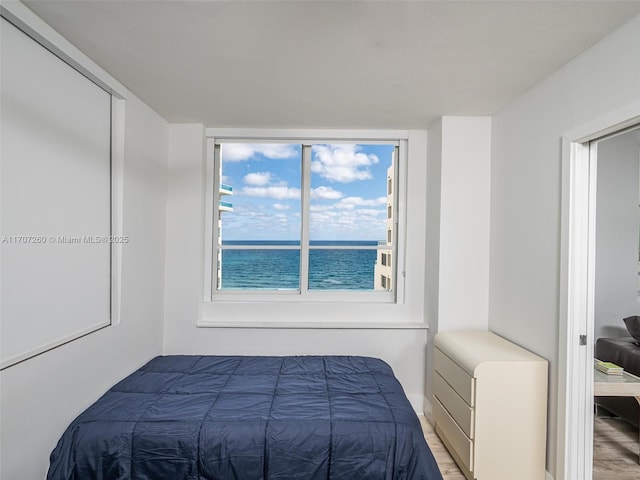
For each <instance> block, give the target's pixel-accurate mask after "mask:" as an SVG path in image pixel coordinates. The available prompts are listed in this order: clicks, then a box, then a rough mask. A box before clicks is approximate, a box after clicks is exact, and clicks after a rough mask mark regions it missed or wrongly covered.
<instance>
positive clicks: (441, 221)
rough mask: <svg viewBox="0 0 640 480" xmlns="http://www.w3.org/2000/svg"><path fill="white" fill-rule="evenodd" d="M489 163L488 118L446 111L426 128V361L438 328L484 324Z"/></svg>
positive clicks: (428, 392) (471, 327)
mask: <svg viewBox="0 0 640 480" xmlns="http://www.w3.org/2000/svg"><path fill="white" fill-rule="evenodd" d="M490 163H491V118H489V117H451V116H446V117H442V118H441V119H440V120H439V121H438V122H436V124H435V125H433V126H432V128H430V129H429V135H428V161H427V185H426V188H427V200H428V201H427V212H426V217H427V254H426V258H427V262H426V272H425V275H426V297H427V299H428V301H427V307H426V308H427V313H428V321H429V326H430V328H429V342H428V347H427V364H430V362H431V360H432V358H433V337H434V336H435V335H436V333H438V332H439V331H447V330H486V329H487V328H488V323H489V320H488V315H489V303H488V302H489V214H490V212H489V203H490V177H491V175H490ZM426 374H427V385H426V387H427V388H426V397H427V401H428V402H430V401H431V381H430V379H431V369H430V368H428V369H427V372H426ZM429 408H430V405H429V403H427V404H425V410H426V411H427V410H429Z"/></svg>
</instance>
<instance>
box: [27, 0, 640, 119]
mask: <svg viewBox="0 0 640 480" xmlns="http://www.w3.org/2000/svg"><path fill="white" fill-rule="evenodd" d="M24 3H25V4H26V5H27V6H28V7H29V8H31V9H32V10H33V11H34V12H35V13H36V14H37V15H39V16H40V17H41V18H42V19H43V20H45V21H46V22H47V23H48V24H49V25H51V26H52V27H53V28H54V29H55V30H57V31H58V32H59V33H60V34H62V35H63V36H64V37H66V38H67V39H68V40H69V41H70V42H71V43H73V44H74V45H76V46H77V47H78V48H79V49H80V50H82V51H83V52H84V53H85V54H87V55H88V56H89V57H91V58H92V59H93V60H94V61H95V62H96V63H97V64H98V65H100V66H101V67H102V68H104V69H105V70H106V71H108V72H109V73H110V74H111V75H112V76H114V77H115V78H116V79H118V80H119V81H120V82H121V83H122V84H124V85H125V86H126V87H127V88H128V89H129V90H131V91H132V92H133V93H134V94H136V95H137V96H138V97H140V98H141V99H142V100H144V101H145V102H146V103H147V104H148V105H150V106H151V107H152V108H153V109H154V110H155V111H157V112H158V113H159V114H160V115H162V116H163V117H164V118H165V119H167V120H168V121H170V122H176V123H181V122H199V123H204V124H205V125H207V126H210V127H247V128H248V127H255V128H392V129H405V128H407V129H408V128H427V127H429V126H430V125H431V123H433V121H434V120H435V119H437V118H438V117H440V116H441V115H443V114H446V115H491V114H493V113H495V112H497V111H499V110H500V109H501V108H503V107H504V106H505V105H507V104H508V103H509V102H510V101H512V100H513V99H514V98H516V97H517V96H518V95H520V94H521V93H523V92H524V91H526V90H527V89H529V88H530V87H532V86H533V85H535V84H536V83H538V82H539V81H540V80H542V79H543V78H545V77H546V76H548V75H549V74H551V73H552V72H553V71H555V70H556V69H558V68H559V67H560V66H562V65H563V64H565V63H566V62H568V61H570V60H571V59H572V58H574V57H575V56H577V55H578V54H579V53H581V52H582V51H584V50H586V49H587V48H589V47H590V46H592V45H593V44H595V43H596V42H598V41H599V40H600V39H601V38H603V37H604V36H606V35H607V34H609V33H610V32H612V31H613V30H615V29H616V28H618V27H619V26H620V25H622V24H623V23H625V22H626V21H628V20H629V19H631V18H632V17H633V16H635V15H637V14H638V13H640V1H625V2H622V1H526V2H525V1H509V2H505V1H412V2H405V1H396V0H388V1H302V0H300V1H189V0H185V1H166V0H165V1H152V0H145V1H136V0H127V1H114V0H102V1H101V0H93V1H86V0H76V1H58V0H46V1H41V0H37V1H30V0H26V1H25V2H24Z"/></svg>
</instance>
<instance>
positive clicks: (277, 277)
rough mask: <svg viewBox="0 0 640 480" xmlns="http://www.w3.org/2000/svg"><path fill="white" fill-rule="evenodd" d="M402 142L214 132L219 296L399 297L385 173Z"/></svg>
mask: <svg viewBox="0 0 640 480" xmlns="http://www.w3.org/2000/svg"><path fill="white" fill-rule="evenodd" d="M400 144H401V142H400V141H379V140H373V141H358V142H354V141H346V140H344V139H340V140H338V141H336V140H330V139H328V140H322V141H318V140H315V141H287V140H285V139H277V140H275V139H273V138H269V139H268V140H266V141H265V139H260V138H256V139H244V138H243V139H242V140H236V139H233V138H232V139H223V138H215V139H212V140H211V141H210V146H209V149H210V150H212V151H213V155H211V156H212V157H213V168H211V174H212V177H213V179H212V181H211V185H212V187H213V188H212V191H213V192H215V194H214V195H211V196H210V198H211V203H212V208H211V212H212V218H213V220H214V221H213V222H212V232H211V235H210V237H211V239H212V244H213V245H212V247H213V248H212V255H211V259H212V266H211V271H212V272H213V274H212V276H213V277H214V278H212V279H211V296H212V299H213V300H215V299H216V297H217V298H224V299H225V300H226V299H229V298H230V296H232V297H233V296H235V297H233V298H238V297H237V296H238V295H240V294H242V296H241V297H240V298H242V299H243V300H244V299H247V298H250V297H251V296H252V295H253V296H257V295H258V296H260V298H261V299H263V298H264V296H265V295H268V296H269V298H270V299H277V298H278V296H280V297H284V298H287V299H290V298H291V297H290V296H291V295H298V296H300V297H304V298H307V299H320V297H327V298H336V297H335V295H345V296H346V295H348V298H350V299H353V298H355V297H354V295H356V296H357V295H366V296H368V297H369V298H370V299H372V300H373V299H374V298H375V299H378V300H380V301H395V296H394V292H392V291H390V289H389V285H390V283H391V282H390V279H391V278H393V277H394V276H395V275H396V272H395V271H393V270H392V269H391V268H390V262H387V260H386V258H390V254H391V252H392V251H395V250H397V243H398V242H397V228H393V227H390V223H389V212H390V211H393V210H395V209H396V208H397V204H398V202H397V199H396V197H395V196H394V195H389V193H388V191H389V190H388V187H389V185H390V184H389V182H388V181H389V178H390V177H393V176H395V175H397V172H398V168H399V166H398V163H399V162H398V160H397V159H398V158H400V155H399V149H400ZM396 193H397V192H396ZM393 216H394V215H392V217H393ZM214 239H215V240H214ZM383 252H384V255H385V257H384V258H385V260H384V261H382V257H381V255H382V254H383ZM382 268H384V269H385V270H384V272H382V271H380V269H382ZM381 276H383V277H385V285H380V283H379V282H376V281H375V279H376V278H380V277H381ZM386 278H389V280H386Z"/></svg>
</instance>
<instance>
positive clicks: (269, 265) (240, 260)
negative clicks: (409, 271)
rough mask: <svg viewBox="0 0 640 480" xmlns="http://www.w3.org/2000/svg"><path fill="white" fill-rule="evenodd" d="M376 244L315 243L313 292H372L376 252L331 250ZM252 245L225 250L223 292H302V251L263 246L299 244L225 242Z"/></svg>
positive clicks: (311, 277) (311, 274) (311, 273)
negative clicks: (278, 290)
mask: <svg viewBox="0 0 640 480" xmlns="http://www.w3.org/2000/svg"><path fill="white" fill-rule="evenodd" d="M377 243H378V242H376V241H358V242H356V241H315V242H311V245H312V246H322V247H323V248H322V249H311V250H309V289H310V290H373V285H374V277H373V269H374V265H375V262H376V250H362V249H353V250H342V249H336V248H331V247H332V246H346V245H349V246H370V245H377ZM223 244H224V245H250V246H252V247H253V246H255V247H256V248H251V249H246V250H224V249H223V250H222V289H223V290H229V289H256V290H263V289H269V290H273V289H291V290H297V289H298V288H300V251H299V250H297V249H294V250H287V249H264V248H260V247H261V246H264V245H278V246H285V245H286V246H289V245H293V246H297V245H299V244H298V243H297V242H258V241H225V242H224V243H223Z"/></svg>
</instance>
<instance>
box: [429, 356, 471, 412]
mask: <svg viewBox="0 0 640 480" xmlns="http://www.w3.org/2000/svg"><path fill="white" fill-rule="evenodd" d="M433 365H434V370H435V371H436V372H437V373H439V374H440V376H441V377H442V378H444V379H446V381H447V383H448V384H449V385H451V387H453V389H454V390H455V391H456V392H457V393H458V395H460V397H462V399H463V400H464V401H465V402H466V403H467V405H469V406H471V407H473V406H474V404H475V395H474V393H475V392H474V379H473V377H472V376H471V375H469V374H468V373H467V372H465V371H464V370H463V369H462V368H460V367H459V366H458V365H457V364H456V363H455V362H454V361H453V360H451V359H450V358H449V357H447V356H446V355H445V354H444V353H442V351H441V350H440V349H439V348H436V349H435V350H434V354H433Z"/></svg>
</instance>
